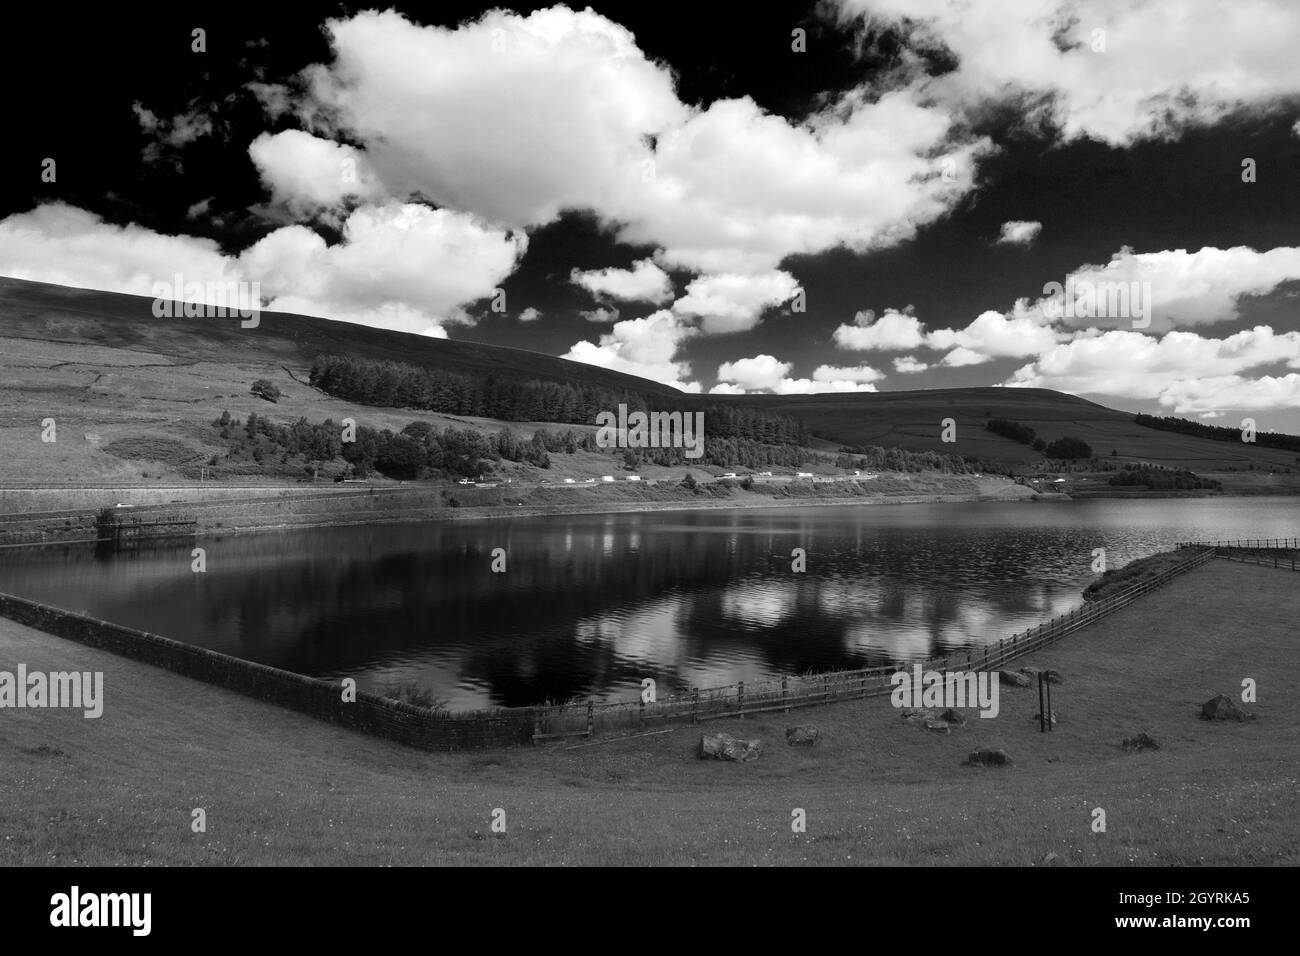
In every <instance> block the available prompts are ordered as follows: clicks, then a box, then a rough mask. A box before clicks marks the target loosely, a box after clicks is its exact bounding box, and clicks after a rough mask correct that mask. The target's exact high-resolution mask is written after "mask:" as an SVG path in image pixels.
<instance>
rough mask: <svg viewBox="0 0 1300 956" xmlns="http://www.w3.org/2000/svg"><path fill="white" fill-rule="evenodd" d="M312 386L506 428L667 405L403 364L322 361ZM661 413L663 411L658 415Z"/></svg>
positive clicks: (713, 427) (725, 432)
mask: <svg viewBox="0 0 1300 956" xmlns="http://www.w3.org/2000/svg"><path fill="white" fill-rule="evenodd" d="M311 384H312V385H313V386H315V387H316V388H319V389H320V390H321V391H323V392H326V393H327V394H329V395H333V396H334V397H336V398H342V399H346V400H348V401H352V402H357V403H359V404H362V405H379V406H385V407H389V408H421V409H426V410H428V411H434V412H441V413H443V414H447V415H474V416H478V417H481V418H496V419H500V420H502V421H516V422H519V421H524V422H570V423H573V424H586V425H594V424H596V415H597V414H599V413H600V412H615V413H617V411H618V407H619V406H620V405H626V406H627V409H628V411H629V412H633V411H651V410H653V408H654V406H656V405H658V406H662V405H663V404H664V403H665V401H666V399H665V398H663V397H661V396H656V395H653V394H643V393H641V392H638V391H635V390H631V389H628V390H624V389H615V388H607V387H605V386H601V385H592V384H588V383H575V382H568V381H555V380H542V379H522V378H501V377H499V376H497V375H493V374H491V373H485V372H473V371H452V370H450V369H429V368H422V367H420V366H417V365H410V364H408V363H405V362H385V361H378V360H375V359H367V358H358V357H355V356H342V355H322V356H319V357H318V358H317V359H316V361H315V362H314V363H312V367H311ZM672 401H673V402H674V404H675V406H677V407H674V408H672V409H667V410H670V411H682V412H695V411H702V412H704V417H705V427H706V429H707V433H708V435H709V436H710V437H711V438H712V437H718V438H747V439H750V440H752V441H755V442H759V443H762V444H771V445H782V444H792V445H802V444H805V443H806V438H807V436H806V434H805V431H804V427H803V423H802V422H800V421H799V420H798V419H794V418H790V417H788V416H784V415H770V414H768V413H766V412H763V411H760V410H758V409H754V408H749V407H744V406H738V405H729V404H725V403H713V402H708V401H705V400H702V399H699V398H692V397H689V396H682V399H681V400H680V401H678V400H677V399H673V400H672ZM659 410H665V409H662V408H660V409H659Z"/></svg>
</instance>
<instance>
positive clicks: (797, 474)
mask: <svg viewBox="0 0 1300 956" xmlns="http://www.w3.org/2000/svg"><path fill="white" fill-rule="evenodd" d="M812 476H813V473H812V472H811V471H797V472H795V477H796V478H811V477H812Z"/></svg>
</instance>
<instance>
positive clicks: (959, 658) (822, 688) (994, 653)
mask: <svg viewBox="0 0 1300 956" xmlns="http://www.w3.org/2000/svg"><path fill="white" fill-rule="evenodd" d="M1215 553H1216V552H1215V550H1214V549H1212V548H1195V549H1193V553H1192V554H1191V555H1189V556H1188V557H1187V558H1186V559H1185V560H1184V561H1182V562H1180V563H1179V564H1177V565H1175V566H1174V567H1171V568H1169V569H1167V570H1166V571H1164V572H1162V573H1161V574H1159V575H1157V576H1155V577H1152V578H1149V579H1147V580H1145V581H1141V582H1139V583H1137V584H1134V585H1132V586H1130V587H1128V588H1125V589H1124V590H1122V591H1118V592H1116V593H1114V594H1112V595H1111V596H1110V597H1106V598H1102V599H1100V600H1096V601H1089V602H1086V603H1084V604H1083V605H1082V606H1080V607H1077V608H1074V609H1072V610H1070V611H1068V612H1066V613H1065V614H1060V615H1058V616H1056V617H1054V618H1052V619H1051V620H1049V621H1046V622H1044V623H1043V624H1040V625H1037V626H1035V627H1031V628H1029V629H1028V630H1027V631H1023V632H1021V633H1019V634H1014V635H1012V636H1011V637H1008V638H1004V639H1002V640H1000V641H997V642H996V643H992V644H985V645H984V646H982V647H973V648H970V649H968V650H965V651H962V652H960V653H958V654H952V655H949V656H947V657H944V658H931V659H928V660H925V661H922V662H920V663H921V668H922V670H935V671H945V670H948V669H949V668H952V669H956V670H984V671H990V670H997V669H999V668H1001V667H1002V666H1003V665H1005V664H1007V663H1009V662H1011V661H1013V660H1015V659H1016V658H1018V657H1023V656H1025V655H1026V654H1031V653H1033V652H1034V651H1037V650H1040V649H1041V648H1044V647H1046V646H1047V645H1049V644H1052V643H1053V642H1055V641H1058V640H1060V639H1061V638H1063V637H1065V636H1066V635H1067V634H1072V633H1074V632H1075V631H1077V630H1079V629H1080V628H1084V627H1087V626H1088V625H1089V624H1092V623H1093V622H1094V621H1097V620H1099V619H1101V618H1103V617H1105V616H1106V615H1108V614H1110V613H1112V612H1114V611H1117V610H1119V609H1120V608H1122V607H1125V606H1127V605H1129V604H1131V603H1132V602H1133V601H1135V600H1137V599H1138V598H1139V597H1141V596H1143V595H1144V594H1148V593H1150V592H1151V591H1154V590H1155V589H1156V588H1158V587H1160V586H1162V585H1164V584H1166V583H1167V582H1169V581H1170V580H1172V579H1173V578H1175V577H1177V576H1178V575H1180V574H1183V573H1185V572H1187V571H1190V570H1192V569H1193V568H1196V567H1200V566H1201V565H1203V564H1205V563H1206V562H1208V561H1211V560H1212V559H1213V558H1214V556H1215ZM916 663H917V662H915V661H911V662H907V663H895V664H888V665H885V666H881V667H870V668H865V669H862V670H844V671H829V672H826V673H822V674H810V675H804V676H798V677H776V678H770V679H767V680H761V681H740V682H738V683H735V684H728V685H726V686H723V687H708V688H695V689H692V690H691V691H690V692H689V693H686V694H678V695H675V696H671V697H661V698H659V699H658V700H656V701H654V702H650V703H647V702H644V701H642V700H637V701H634V702H626V701H619V702H613V703H599V704H598V703H595V702H594V701H580V702H577V703H570V704H564V705H559V706H554V707H550V708H543V709H541V710H540V711H535V724H534V732H533V741H534V743H536V742H539V741H547V740H558V739H562V738H567V737H590V736H592V735H594V734H597V733H611V732H612V733H625V734H626V733H637V732H645V731H647V730H648V729H650V728H653V727H654V726H655V725H657V724H662V723H668V722H674V721H680V722H689V723H699V722H701V721H704V720H713V719H715V718H719V717H743V716H746V715H748V714H761V713H771V712H774V711H781V712H783V713H787V712H789V711H791V710H793V709H796V708H800V707H811V706H815V705H817V704H829V703H834V702H836V701H842V700H852V699H855V698H864V697H872V696H878V695H883V694H888V693H890V692H891V691H892V690H893V685H892V684H891V683H890V678H891V677H892V676H893V675H894V674H895V673H897V672H898V671H899V670H910V669H911V668H913V667H915V666H916Z"/></svg>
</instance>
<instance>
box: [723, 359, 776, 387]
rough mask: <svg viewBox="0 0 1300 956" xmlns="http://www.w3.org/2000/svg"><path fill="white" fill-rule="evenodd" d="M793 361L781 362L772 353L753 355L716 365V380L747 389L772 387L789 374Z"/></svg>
mask: <svg viewBox="0 0 1300 956" xmlns="http://www.w3.org/2000/svg"><path fill="white" fill-rule="evenodd" d="M792 368H794V363H793V362H782V361H781V360H780V359H778V358H776V357H775V356H772V355H766V354H764V355H755V356H754V357H753V358H745V359H737V360H736V361H734V362H724V363H722V364H721V365H719V366H718V381H720V382H731V383H732V384H733V385H739V386H740V387H742V388H744V389H746V390H748V391H754V390H758V391H767V390H770V389H774V388H776V387H777V385H779V384H780V383H781V380H782V379H783V378H785V377H786V376H787V375H789V374H790V370H791V369H792Z"/></svg>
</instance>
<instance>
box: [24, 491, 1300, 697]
mask: <svg viewBox="0 0 1300 956" xmlns="http://www.w3.org/2000/svg"><path fill="white" fill-rule="evenodd" d="M1239 537H1300V498H1255V499H1251V498H1237V499H1233V498H1219V499H1213V498H1202V499H1162V500H1150V501H1074V502H1054V503H1050V504H1049V503H1045V502H1040V503H1025V502H1007V503H991V502H990V503H975V504H943V505H890V506H879V505H877V506H864V505H850V506H844V507H826V508H822V507H817V508H790V509H763V510H748V511H696V512H679V513H663V512H660V513H657V514H618V515H586V516H560V517H546V518H516V519H508V520H507V519H500V520H496V519H494V520H491V521H487V522H481V523H468V522H466V523H449V524H410V525H386V526H381V527H375V528H331V529H320V530H308V531H297V532H284V533H275V534H262V535H249V536H233V535H232V536H228V537H224V538H207V539H204V540H203V541H201V542H200V543H201V544H202V545H203V547H205V548H206V549H207V572H206V573H204V574H195V573H193V572H192V571H191V570H190V561H191V559H190V548H191V547H192V545H191V544H188V543H186V544H183V545H176V546H171V545H167V546H163V547H155V548H151V549H149V550H141V551H137V552H129V553H122V554H118V555H113V556H96V555H94V554H93V553H91V551H90V550H89V549H85V548H83V547H68V548H58V549H54V548H50V549H33V550H31V551H23V550H9V551H7V552H5V553H0V591H5V592H8V593H10V594H19V595H23V596H25V597H31V598H35V599H37V600H40V601H45V602H47V603H50V604H54V605H57V606H61V607H67V608H72V609H75V610H81V611H85V612H87V613H89V614H92V615H95V616H97V617H101V618H104V619H107V620H110V621H115V622H118V623H121V624H126V625H130V626H132V627H137V628H142V629H144V630H148V631H152V632H154V633H157V634H163V635H166V636H167V637H172V638H175V639H177V640H182V641H189V642H192V643H195V644H199V645H202V646H204V647H208V648H212V649H214V650H218V651H223V652H225V653H227V654H234V655H237V656H239V657H244V658H247V659H249V660H254V661H260V662H262V663H266V664H272V665H274V666H276V667H282V668H286V669H288V670H294V671H298V672H301V673H304V674H312V675H316V676H320V677H326V678H342V677H354V678H356V679H357V681H358V683H359V684H360V685H361V686H362V687H363V688H370V689H379V688H382V687H383V686H385V685H388V684H392V683H399V682H400V683H407V682H414V683H417V684H420V685H422V686H424V687H427V688H429V689H431V690H433V691H434V693H435V694H437V695H438V696H440V697H443V698H445V699H447V700H448V701H449V702H450V704H451V705H452V706H453V707H455V708H468V707H480V706H488V705H506V706H516V705H522V704H532V703H540V702H543V701H545V700H560V699H567V698H571V697H585V696H593V697H596V698H597V699H632V698H634V697H635V696H636V694H637V692H638V691H639V687H640V682H641V679H642V678H643V677H653V678H655V679H656V681H657V682H658V689H659V692H660V693H661V694H665V693H671V692H673V691H675V690H681V689H685V688H689V687H691V686H708V685H710V684H724V683H730V682H733V681H736V680H751V679H756V678H759V677H764V676H772V675H778V674H794V673H802V672H805V671H808V670H820V669H827V668H836V667H865V666H869V665H872V664H882V663H888V662H890V661H895V660H902V659H910V658H914V657H924V656H925V655H927V654H929V653H931V652H934V651H945V650H951V649H956V648H961V647H966V646H970V645H976V646H978V645H980V644H983V643H986V642H988V641H996V640H998V639H999V638H1001V637H1004V636H1007V635H1008V634H1010V633H1011V632H1013V631H1016V630H1019V629H1022V628H1024V627H1026V626H1028V625H1030V624H1033V623H1036V622H1038V621H1040V620H1042V619H1044V618H1046V617H1049V616H1051V615H1052V614H1055V613H1057V612H1059V611H1062V610H1065V609H1067V608H1068V607H1071V606H1073V605H1076V604H1077V603H1078V602H1079V591H1080V589H1081V588H1082V587H1083V586H1084V585H1086V584H1087V583H1088V582H1089V581H1090V580H1092V579H1093V577H1094V575H1093V573H1092V571H1091V564H1092V561H1093V558H1092V551H1093V549H1094V548H1105V549H1106V555H1107V560H1108V562H1109V564H1110V566H1112V567H1115V566H1118V565H1120V564H1123V563H1125V562H1126V561H1129V560H1131V559H1133V558H1137V557H1142V556H1144V555H1147V554H1151V553H1153V552H1155V551H1159V550H1163V549H1165V548H1168V547H1170V546H1172V545H1173V544H1174V543H1175V542H1178V541H1183V540H1188V539H1215V538H1239ZM494 548H505V549H506V550H507V554H508V558H507V570H506V571H505V573H499V574H498V573H492V571H491V570H490V567H491V564H492V551H493V549H494ZM794 548H804V549H805V550H806V551H807V565H808V567H807V572H806V573H803V574H798V573H794V572H792V571H791V560H792V559H791V556H790V553H791V550H792V549H794Z"/></svg>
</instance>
